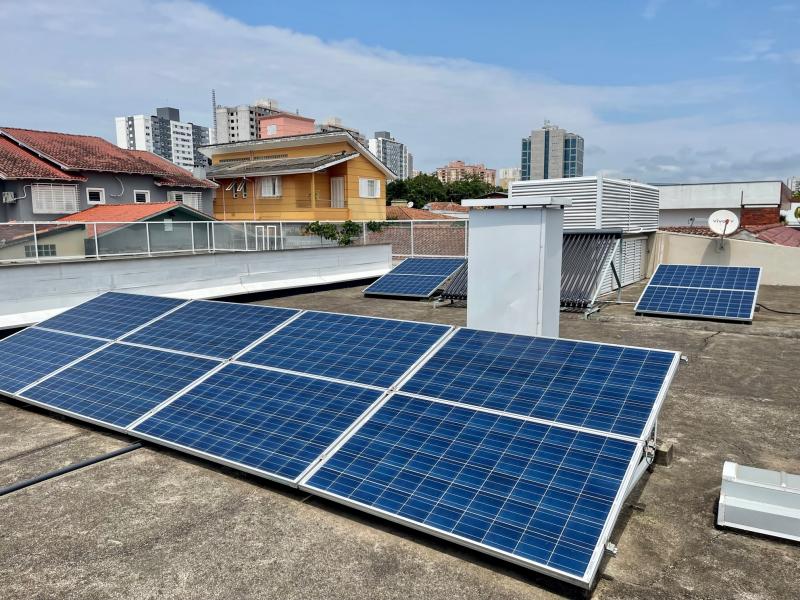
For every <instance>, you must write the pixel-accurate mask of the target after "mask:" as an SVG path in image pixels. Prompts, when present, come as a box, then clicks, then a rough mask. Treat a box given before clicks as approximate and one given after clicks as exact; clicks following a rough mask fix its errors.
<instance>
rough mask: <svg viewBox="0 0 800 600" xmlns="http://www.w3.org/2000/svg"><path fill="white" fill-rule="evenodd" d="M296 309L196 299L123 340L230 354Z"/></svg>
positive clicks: (217, 355)
mask: <svg viewBox="0 0 800 600" xmlns="http://www.w3.org/2000/svg"><path fill="white" fill-rule="evenodd" d="M298 312H299V311H297V310H293V309H288V308H273V307H270V306H257V305H253V304H232V303H229V302H207V301H202V300H201V301H195V302H192V303H190V304H187V305H186V306H183V307H181V308H179V309H178V310H176V311H175V312H173V313H170V314H169V315H167V316H166V317H164V318H163V319H159V320H158V321H156V322H155V323H153V324H151V325H148V326H147V327H145V328H144V329H142V330H141V331H138V332H136V333H135V334H133V335H132V336H130V337H128V338H126V339H125V341H126V342H133V343H137V344H145V345H148V346H158V347H160V348H169V349H171V350H180V351H182V352H192V353H194V354H205V355H207V356H216V357H219V358H230V357H232V356H233V355H234V354H236V353H237V352H239V351H240V350H242V349H244V348H245V347H247V346H248V345H249V344H250V343H252V342H254V341H255V340H257V339H258V338H259V337H261V336H262V335H264V334H265V333H267V332H268V331H270V330H272V329H274V328H275V327H276V326H278V325H280V324H281V323H283V322H284V321H286V320H287V319H288V318H290V317H291V316H292V315H295V314H297V313H298Z"/></svg>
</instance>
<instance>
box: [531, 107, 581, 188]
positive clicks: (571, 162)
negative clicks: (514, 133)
mask: <svg viewBox="0 0 800 600" xmlns="http://www.w3.org/2000/svg"><path fill="white" fill-rule="evenodd" d="M520 163H521V164H520V176H521V177H520V178H521V179H522V180H525V181H527V180H530V179H561V178H564V177H582V176H583V138H582V137H581V136H579V135H578V134H576V133H570V132H568V131H567V130H565V129H561V128H560V127H558V126H557V125H551V124H550V121H545V122H544V126H543V127H542V128H541V129H537V130H534V131H532V132H531V135H530V136H528V137H524V138H522V158H521V161H520Z"/></svg>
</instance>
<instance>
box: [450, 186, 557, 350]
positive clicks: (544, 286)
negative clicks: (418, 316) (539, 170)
mask: <svg viewBox="0 0 800 600" xmlns="http://www.w3.org/2000/svg"><path fill="white" fill-rule="evenodd" d="M570 202H571V200H570V199H569V198H550V197H546V198H545V197H537V198H532V199H529V200H526V201H525V202H524V203H521V202H519V201H516V202H515V201H513V200H512V199H510V198H492V199H480V200H464V201H463V204H464V205H466V206H470V207H492V206H503V207H509V206H515V207H517V206H519V205H521V204H524V207H523V208H513V209H503V208H500V209H494V210H475V211H472V214H471V216H470V227H469V275H468V280H467V296H468V297H469V303H468V304H467V327H473V328H475V329H486V330H489V331H499V332H503V333H514V334H522V335H538V336H548V337H558V331H559V312H560V304H561V302H560V298H561V244H562V237H563V233H562V232H563V223H564V207H568V206H569V204H570ZM498 265H502V268H498Z"/></svg>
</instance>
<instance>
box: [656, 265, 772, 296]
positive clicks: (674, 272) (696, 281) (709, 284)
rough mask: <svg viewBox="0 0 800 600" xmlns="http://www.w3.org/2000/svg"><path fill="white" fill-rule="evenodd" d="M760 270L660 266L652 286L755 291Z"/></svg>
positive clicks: (703, 266) (749, 268) (702, 266)
mask: <svg viewBox="0 0 800 600" xmlns="http://www.w3.org/2000/svg"><path fill="white" fill-rule="evenodd" d="M759 275H760V269H758V268H755V267H720V266H707V265H663V264H662V265H659V266H658V269H656V272H655V273H654V274H653V277H652V279H651V280H650V284H651V285H664V286H677V287H689V288H714V289H731V290H749V291H755V290H756V289H757V287H758V278H759Z"/></svg>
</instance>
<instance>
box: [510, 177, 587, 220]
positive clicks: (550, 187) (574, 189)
mask: <svg viewBox="0 0 800 600" xmlns="http://www.w3.org/2000/svg"><path fill="white" fill-rule="evenodd" d="M511 196H512V197H514V198H526V197H527V198H531V197H539V196H556V197H566V198H572V205H571V206H567V207H566V208H565V209H564V229H596V225H597V178H596V177H586V178H584V177H573V178H567V179H542V180H537V181H515V182H513V183H512V184H511Z"/></svg>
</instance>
